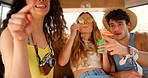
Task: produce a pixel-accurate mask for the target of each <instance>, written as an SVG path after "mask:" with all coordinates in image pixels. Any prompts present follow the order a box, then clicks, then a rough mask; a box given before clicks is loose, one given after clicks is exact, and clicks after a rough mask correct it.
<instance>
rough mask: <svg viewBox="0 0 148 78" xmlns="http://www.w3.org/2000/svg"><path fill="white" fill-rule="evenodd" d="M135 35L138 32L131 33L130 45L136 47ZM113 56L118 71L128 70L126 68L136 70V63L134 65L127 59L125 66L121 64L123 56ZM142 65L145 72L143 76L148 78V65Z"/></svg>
mask: <svg viewBox="0 0 148 78" xmlns="http://www.w3.org/2000/svg"><path fill="white" fill-rule="evenodd" d="M135 35H136V33H130V42H129V45H130V46H132V47H135V48H136V45H135V42H134V39H135ZM113 58H114V60H115V63H116V67H117V71H118V72H119V71H126V70H135V67H134V64H133V65H132V63H130V62H128V61H126V63H125V64H124V65H123V66H120V65H119V61H120V59H121V58H120V57H119V56H118V55H113ZM131 59H133V58H131ZM141 67H142V68H143V74H144V76H143V78H148V67H144V66H141Z"/></svg>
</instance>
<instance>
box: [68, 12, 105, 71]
mask: <svg viewBox="0 0 148 78" xmlns="http://www.w3.org/2000/svg"><path fill="white" fill-rule="evenodd" d="M83 14H88V15H90V16H91V17H92V18H93V16H92V15H91V14H90V13H89V12H82V13H81V14H80V15H79V16H78V18H79V17H80V16H81V15H83ZM77 22H78V21H77ZM101 38H102V37H101V33H100V30H99V29H98V27H97V24H96V22H95V20H94V18H93V31H92V35H91V39H90V40H91V42H92V43H93V44H94V45H95V50H96V51H95V52H97V48H98V47H97V41H98V40H99V39H101ZM84 47H85V45H84V42H83V40H82V37H81V33H80V32H77V35H76V37H75V39H74V42H73V46H72V54H71V59H70V60H71V65H72V66H74V67H76V68H77V67H78V65H79V64H78V60H79V59H80V58H82V59H83V58H87V59H88V53H87V52H86V51H85V50H84ZM83 61H84V60H83ZM84 62H85V63H84V65H85V66H87V63H86V61H84Z"/></svg>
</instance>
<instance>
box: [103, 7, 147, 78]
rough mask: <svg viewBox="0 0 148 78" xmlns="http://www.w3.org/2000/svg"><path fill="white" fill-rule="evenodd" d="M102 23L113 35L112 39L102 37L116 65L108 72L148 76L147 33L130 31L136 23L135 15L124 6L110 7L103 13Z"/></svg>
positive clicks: (128, 77)
mask: <svg viewBox="0 0 148 78" xmlns="http://www.w3.org/2000/svg"><path fill="white" fill-rule="evenodd" d="M103 24H104V26H105V28H106V29H107V30H108V31H110V32H111V33H112V34H113V35H114V39H111V38H108V37H104V38H103V39H104V40H106V41H107V43H106V44H105V45H104V47H105V48H106V49H107V50H108V51H109V52H110V54H111V55H113V58H114V63H115V66H116V71H114V70H115V68H114V67H112V68H111V73H110V74H111V75H112V76H114V77H119V78H141V77H142V78H148V33H139V32H135V33H130V32H131V31H132V30H133V29H134V28H135V27H136V25H137V16H136V15H135V14H134V13H133V12H132V11H130V10H128V9H125V8H112V9H108V10H107V11H106V13H105V14H104V18H103ZM133 60H134V61H136V62H134V61H133ZM138 63H139V64H140V65H142V68H143V71H142V68H141V66H140V65H139V64H138ZM113 66H114V65H113ZM136 70H137V71H136Z"/></svg>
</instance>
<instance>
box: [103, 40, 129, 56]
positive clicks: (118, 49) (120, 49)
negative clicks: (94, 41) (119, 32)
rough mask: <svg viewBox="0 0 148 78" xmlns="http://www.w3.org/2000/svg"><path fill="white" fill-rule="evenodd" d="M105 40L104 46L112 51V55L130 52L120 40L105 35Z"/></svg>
mask: <svg viewBox="0 0 148 78" xmlns="http://www.w3.org/2000/svg"><path fill="white" fill-rule="evenodd" d="M103 39H104V40H106V41H107V43H106V44H105V45H103V46H102V47H105V48H106V49H107V51H110V52H111V53H110V54H111V55H114V54H118V55H126V54H128V48H127V46H123V45H121V44H120V43H119V42H117V41H116V40H115V39H111V38H109V37H103Z"/></svg>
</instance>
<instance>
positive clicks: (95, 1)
mask: <svg viewBox="0 0 148 78" xmlns="http://www.w3.org/2000/svg"><path fill="white" fill-rule="evenodd" d="M0 1H2V2H5V3H8V4H11V3H12V0H0ZM59 1H60V3H61V6H62V7H63V8H64V9H66V10H67V9H68V10H71V11H70V12H72V9H74V8H76V9H80V5H81V3H82V2H84V1H88V2H89V3H90V4H91V9H92V8H93V9H92V11H95V8H102V9H101V10H103V9H104V8H108V7H126V8H129V7H133V6H138V5H143V4H148V0H59ZM91 9H90V10H89V11H91ZM96 11H97V10H96Z"/></svg>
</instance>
